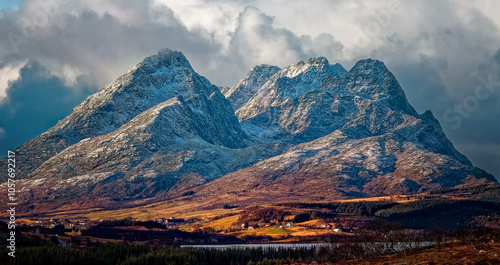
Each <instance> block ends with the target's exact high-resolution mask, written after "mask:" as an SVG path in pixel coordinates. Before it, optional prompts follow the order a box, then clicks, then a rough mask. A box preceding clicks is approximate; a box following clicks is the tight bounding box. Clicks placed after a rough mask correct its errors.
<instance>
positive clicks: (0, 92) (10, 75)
mask: <svg viewBox="0 0 500 265" xmlns="http://www.w3.org/2000/svg"><path fill="white" fill-rule="evenodd" d="M23 65H24V64H14V65H6V66H4V67H3V68H0V104H2V102H3V101H4V100H5V97H6V94H5V92H6V90H7V88H8V86H9V82H12V81H15V80H17V79H18V78H19V70H20V69H21V68H22V66H23ZM0 132H1V131H0Z"/></svg>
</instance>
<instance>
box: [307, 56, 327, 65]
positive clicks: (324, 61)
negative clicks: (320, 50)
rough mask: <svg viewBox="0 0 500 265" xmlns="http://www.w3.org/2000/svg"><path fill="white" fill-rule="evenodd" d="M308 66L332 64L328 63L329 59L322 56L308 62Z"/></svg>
mask: <svg viewBox="0 0 500 265" xmlns="http://www.w3.org/2000/svg"><path fill="white" fill-rule="evenodd" d="M306 64H312V65H330V62H328V59H326V57H323V56H320V57H313V58H310V59H309V60H307V62H306Z"/></svg>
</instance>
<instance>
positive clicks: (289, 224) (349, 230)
mask: <svg viewBox="0 0 500 265" xmlns="http://www.w3.org/2000/svg"><path fill="white" fill-rule="evenodd" d="M273 225H274V223H263V222H260V223H258V224H254V225H250V224H249V223H242V224H241V229H242V230H255V229H257V228H260V227H265V226H273ZM295 225H296V224H295V223H293V222H287V223H284V224H281V225H279V226H278V227H279V228H289V227H294V226H295ZM317 228H322V229H328V230H330V231H332V232H336V233H340V232H344V233H353V232H354V229H353V228H343V227H341V226H340V227H334V226H333V225H332V224H329V223H324V224H321V225H320V226H319V227H317Z"/></svg>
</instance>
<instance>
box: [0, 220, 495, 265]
mask: <svg viewBox="0 0 500 265" xmlns="http://www.w3.org/2000/svg"><path fill="white" fill-rule="evenodd" d="M23 237H28V236H20V237H19V238H18V239H19V242H23V245H21V244H19V245H17V246H16V257H15V258H11V257H10V256H8V255H7V253H8V251H9V250H8V249H7V248H6V246H5V243H4V242H6V241H5V240H2V243H0V264H2V265H9V264H13V265H14V264H19V265H45V264H47V265H49V264H50V265H67V264H71V265H88V264H95V265H160V264H161V265H163V264H167V265H194V264H200V265H210V264H218V265H225V264H227V265H229V264H234V265H237V264H241V265H277V264H296V263H312V262H317V263H324V262H340V261H346V260H353V259H367V258H373V257H378V256H381V255H384V254H390V253H397V255H400V256H402V257H404V256H406V255H408V254H409V253H411V252H412V251H413V249H415V248H418V247H419V246H422V244H421V243H419V242H421V241H422V240H423V241H426V242H434V244H437V245H442V244H450V243H449V242H453V244H458V245H472V246H473V247H474V249H484V248H486V247H487V246H488V244H491V242H497V241H498V240H500V231H499V230H491V229H474V230H470V229H456V230H440V229H435V230H434V231H431V232H430V233H429V234H428V235H427V236H426V238H419V236H418V235H417V234H414V233H413V232H411V231H409V230H408V229H405V228H404V226H402V225H401V224H398V223H395V222H385V221H379V222H377V223H373V224H371V226H370V227H367V229H364V230H361V231H360V233H359V234H358V235H357V236H356V237H351V238H349V239H346V240H345V241H343V242H341V243H332V244H328V245H327V246H324V247H311V248H293V249H292V248H287V249H285V248H254V249H250V248H248V249H243V248H233V249H208V248H181V247H151V246H148V245H142V244H126V243H106V244H104V243H101V244H94V245H92V246H91V247H87V248H80V247H69V248H63V247H61V246H60V245H57V243H54V242H50V241H46V240H42V239H39V240H40V242H38V244H33V243H34V242H35V241H37V239H36V238H32V239H29V240H28V239H26V238H24V239H23ZM0 238H2V239H5V238H6V233H5V232H2V234H1V235H0ZM418 240H420V241H418ZM25 243H26V244H27V245H24V244H25ZM35 243H36V242H35ZM497 261H498V260H497ZM485 264H497V263H485Z"/></svg>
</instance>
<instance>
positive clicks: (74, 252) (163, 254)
mask: <svg viewBox="0 0 500 265" xmlns="http://www.w3.org/2000/svg"><path fill="white" fill-rule="evenodd" d="M7 252H8V249H6V248H5V247H3V248H2V249H1V250H0V264H5V265H7V264H19V265H69V264H71V265H89V264H96V265H156V264H165V265H177V264H179V265H190V264H193V265H194V264H202V265H203V264H206V265H211V264H214V265H217V264H220V265H224V264H228V265H229V264H234V265H237V264H241V265H247V264H262V265H264V264H291V263H297V262H302V261H311V260H312V259H313V258H314V257H315V253H316V252H317V250H316V249H315V248H310V249H307V248H299V249H271V248H269V249H265V248H255V249H224V250H222V249H204V248H180V247H167V248H157V249H150V248H149V247H148V246H143V245H127V244H102V245H100V246H99V247H92V248H62V247H59V246H28V247H19V248H18V250H17V251H16V257H15V258H11V257H10V256H8V255H7Z"/></svg>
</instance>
